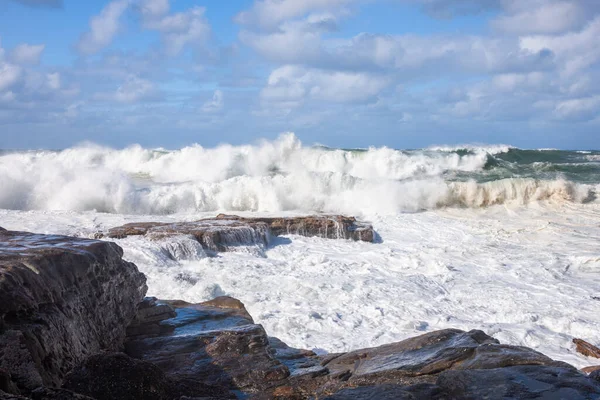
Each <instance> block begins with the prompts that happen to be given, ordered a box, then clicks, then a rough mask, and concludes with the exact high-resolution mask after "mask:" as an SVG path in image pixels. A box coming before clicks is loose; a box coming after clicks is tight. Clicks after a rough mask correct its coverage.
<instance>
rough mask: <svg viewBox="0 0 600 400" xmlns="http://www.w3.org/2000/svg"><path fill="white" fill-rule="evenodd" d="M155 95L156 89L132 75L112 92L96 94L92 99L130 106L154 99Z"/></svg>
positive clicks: (144, 80) (146, 81)
mask: <svg viewBox="0 0 600 400" xmlns="http://www.w3.org/2000/svg"><path fill="white" fill-rule="evenodd" d="M157 94H158V93H157V90H156V87H155V86H154V84H153V83H152V82H150V81H148V80H146V79H143V78H140V77H138V76H137V75H133V74H132V75H129V76H128V77H127V79H126V80H125V82H123V83H122V84H121V85H120V86H119V87H118V88H117V89H116V90H115V91H114V92H101V93H96V94H95V95H94V96H93V97H94V99H96V100H100V101H115V102H118V103H123V104H131V103H137V102H139V101H142V100H151V99H155V98H157Z"/></svg>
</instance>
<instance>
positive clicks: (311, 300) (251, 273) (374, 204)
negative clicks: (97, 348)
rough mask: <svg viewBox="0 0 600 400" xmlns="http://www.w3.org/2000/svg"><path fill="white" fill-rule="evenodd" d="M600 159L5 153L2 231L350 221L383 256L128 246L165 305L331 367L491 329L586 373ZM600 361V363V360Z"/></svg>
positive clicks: (321, 152) (289, 141)
mask: <svg viewBox="0 0 600 400" xmlns="http://www.w3.org/2000/svg"><path fill="white" fill-rule="evenodd" d="M599 196H600V151H563V150H553V149H539V150H524V149H518V148H515V147H511V146H508V145H490V146H485V145H464V146H451V147H450V146H449V147H441V146H439V147H430V148H426V149H414V150H397V149H392V148H386V147H380V148H368V149H332V148H327V147H324V146H316V145H313V146H307V145H303V144H302V143H301V142H300V141H299V140H298V138H297V137H296V136H294V135H293V134H285V135H282V136H281V137H280V138H278V139H276V140H273V141H263V142H260V143H258V144H255V145H245V146H234V145H220V146H217V147H214V148H205V147H202V146H200V145H193V146H189V147H185V148H182V149H178V150H167V149H146V148H142V147H140V146H132V147H128V148H125V149H120V150H116V149H111V148H107V147H102V146H98V145H94V144H83V145H80V146H77V147H73V148H69V149H65V150H61V151H48V150H30V151H12V150H3V151H0V226H2V227H4V228H6V229H11V230H26V231H32V232H39V233H52V234H67V235H74V236H81V237H91V236H93V235H94V234H95V233H96V232H98V231H105V230H107V229H108V228H111V227H113V226H117V225H121V224H123V223H127V222H134V221H190V220H196V219H199V218H204V217H212V216H215V215H216V214H217V213H220V212H226V213H230V214H234V213H235V214H239V215H243V216H282V215H283V216H292V215H309V214H315V213H334V214H344V215H349V216H355V217H356V218H357V219H359V220H361V221H365V222H368V223H371V224H372V225H373V227H374V229H375V230H376V232H377V240H376V242H375V243H364V242H353V241H346V240H328V239H321V238H307V237H300V236H295V235H290V236H288V237H284V238H279V239H277V240H276V241H275V242H274V243H273V245H272V246H270V247H269V248H267V249H263V248H259V247H253V246H247V247H240V249H239V250H238V251H235V252H231V253H221V254H219V255H218V256H217V257H208V256H207V255H206V254H205V253H204V252H203V251H202V249H201V248H199V245H198V243H196V242H194V241H193V240H192V239H190V238H186V237H180V238H177V239H174V240H176V243H164V242H157V241H152V240H148V239H145V238H143V237H129V238H126V239H118V240H115V241H116V242H117V243H118V244H119V245H120V246H121V247H123V249H124V253H125V255H124V257H125V258H126V259H127V260H129V261H133V262H135V263H136V264H137V265H138V267H139V268H140V270H141V271H142V272H144V273H145V274H146V275H147V277H148V286H149V293H148V294H149V295H152V296H157V297H159V298H169V299H183V300H187V301H191V302H199V301H204V300H208V299H210V298H213V297H215V296H219V295H230V296H233V297H236V298H238V299H240V300H241V301H243V302H244V303H245V304H246V306H247V308H248V310H249V311H250V313H251V314H252V315H253V317H254V319H255V320H256V322H258V323H261V324H263V325H264V326H265V328H266V330H267V332H268V333H269V334H270V335H273V336H276V337H279V338H280V339H282V340H284V341H285V342H286V343H288V344H290V345H292V346H296V347H301V348H309V349H314V350H316V351H318V352H339V351H348V350H353V349H357V348H362V347H371V346H377V345H381V344H385V343H389V342H393V341H398V340H401V339H405V338H408V337H411V336H416V335H418V334H421V333H424V332H429V331H433V330H437V329H442V328H450V327H451V328H459V329H463V330H470V329H481V330H483V331H485V332H486V333H488V334H490V335H492V336H494V337H495V338H497V339H499V340H500V341H501V342H503V343H507V344H514V345H524V346H528V347H531V348H534V349H536V350H538V351H540V352H542V353H544V354H546V355H548V356H550V357H552V358H555V359H558V360H563V361H566V362H569V363H571V364H573V365H575V366H578V367H583V366H588V365H592V364H593V362H592V361H590V360H588V359H586V358H585V357H583V356H581V355H579V354H577V353H576V352H575V350H574V346H573V344H572V343H571V340H572V338H574V337H577V338H582V339H585V340H587V341H590V342H592V343H600V275H599V272H600V198H599ZM596 364H597V363H596Z"/></svg>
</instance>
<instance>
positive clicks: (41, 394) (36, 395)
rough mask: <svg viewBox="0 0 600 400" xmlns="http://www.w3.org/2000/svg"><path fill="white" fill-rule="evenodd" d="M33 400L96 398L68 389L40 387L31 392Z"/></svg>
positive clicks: (81, 399)
mask: <svg viewBox="0 0 600 400" xmlns="http://www.w3.org/2000/svg"><path fill="white" fill-rule="evenodd" d="M31 399H32V400H96V399H94V398H92V397H88V396H85V395H83V394H79V393H75V392H72V391H70V390H66V389H52V388H47V387H40V388H37V389H35V390H34V391H33V392H31Z"/></svg>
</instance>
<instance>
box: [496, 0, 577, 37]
mask: <svg viewBox="0 0 600 400" xmlns="http://www.w3.org/2000/svg"><path fill="white" fill-rule="evenodd" d="M585 17H586V15H585V12H584V10H583V9H582V8H580V7H579V5H578V4H576V3H574V2H568V1H552V2H545V3H541V4H539V5H536V4H533V7H531V3H530V4H529V8H520V9H519V10H518V12H516V13H514V14H508V15H502V16H500V17H498V18H496V19H495V20H494V21H492V26H493V27H495V28H496V29H499V30H501V31H504V32H510V33H517V34H526V33H562V32H565V31H568V30H570V29H571V28H573V27H575V26H577V25H579V24H580V23H581V22H582V21H584V20H585Z"/></svg>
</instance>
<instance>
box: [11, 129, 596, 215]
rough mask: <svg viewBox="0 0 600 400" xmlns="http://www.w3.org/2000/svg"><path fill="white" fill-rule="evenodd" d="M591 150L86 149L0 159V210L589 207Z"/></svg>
mask: <svg viewBox="0 0 600 400" xmlns="http://www.w3.org/2000/svg"><path fill="white" fill-rule="evenodd" d="M594 153H595V152H591V153H585V154H582V153H576V152H560V151H551V152H548V151H544V152H539V151H537V152H536V151H535V150H519V149H516V148H514V147H511V146H468V145H467V146H460V147H436V148H428V149H424V150H407V151H403V150H394V149H391V148H387V147H380V148H369V149H366V150H361V151H358V150H340V149H328V148H323V147H306V146H303V145H302V143H301V142H300V141H299V140H298V139H297V138H296V136H294V135H293V134H285V135H282V136H281V137H280V138H279V139H277V140H274V141H264V142H262V143H261V144H258V145H254V146H250V145H247V146H232V145H221V146H218V147H215V148H204V147H202V146H200V145H193V146H189V147H185V148H182V149H180V150H176V151H168V150H164V149H145V148H142V147H140V146H132V147H128V148H126V149H123V150H115V149H111V148H106V147H101V146H97V145H92V144H86V145H83V146H78V147H74V148H70V149H66V150H63V151H57V152H53V151H27V152H6V153H3V154H2V155H0V187H1V188H2V191H1V192H0V208H5V209H18V210H75V211H84V210H97V211H101V212H109V213H132V214H142V213H144V214H145V213H148V214H168V213H177V212H194V211H215V212H216V211H241V210H243V211H265V212H277V211H285V210H298V211H308V212H315V211H323V212H341V213H351V214H358V215H360V214H372V213H379V214H394V213H398V212H405V211H419V210H426V209H434V208H439V207H485V206H489V205H494V204H505V203H515V204H527V203H530V202H534V201H542V200H544V201H555V202H578V203H583V202H589V201H594V200H595V198H596V193H597V191H598V187H599V186H598V184H599V183H600V182H597V180H598V176H600V175H598V173H600V170H597V169H598V168H600V166H598V163H593V162H590V160H591V159H593V157H597V156H598V154H594ZM586 162H587V163H589V164H585V163H586ZM583 164H584V165H583ZM581 165H583V167H585V168H582V167H581ZM583 175H585V176H583Z"/></svg>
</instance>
